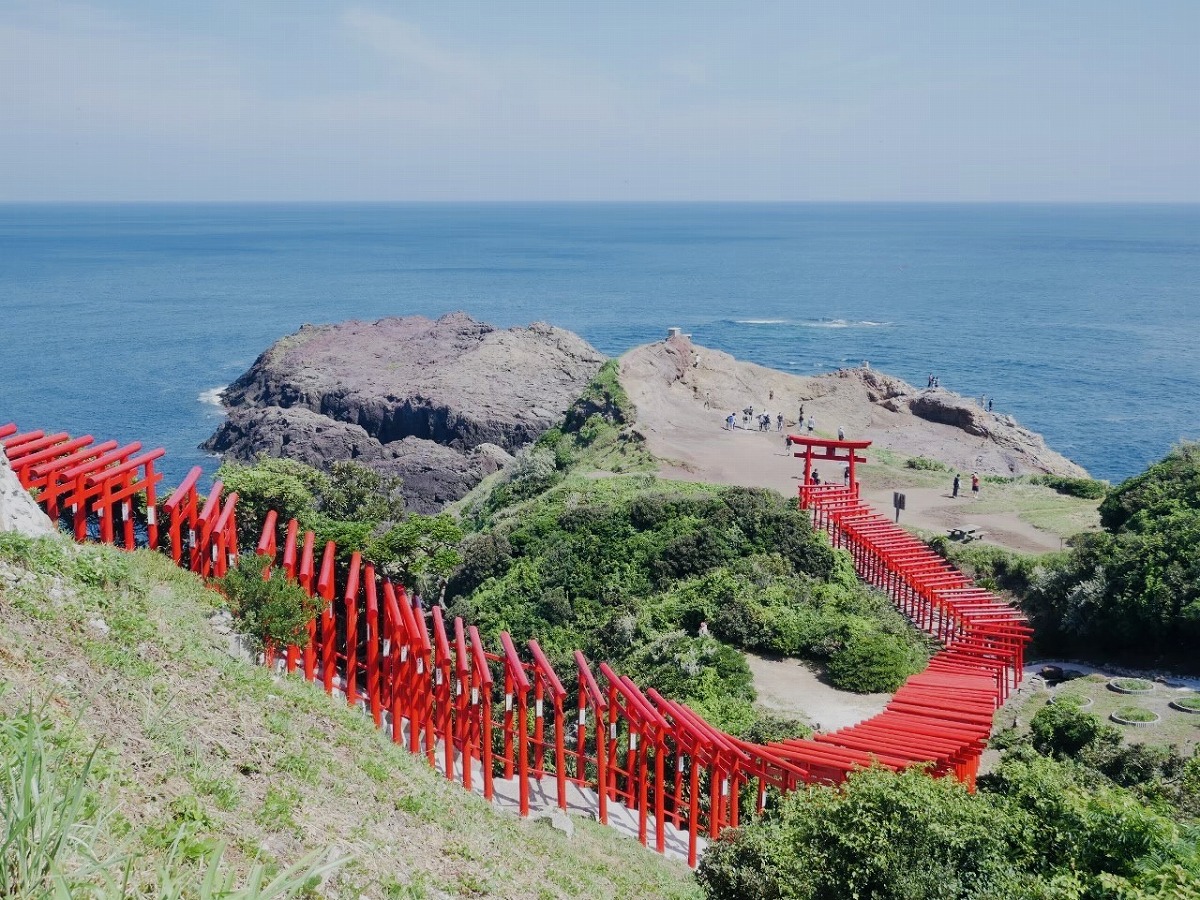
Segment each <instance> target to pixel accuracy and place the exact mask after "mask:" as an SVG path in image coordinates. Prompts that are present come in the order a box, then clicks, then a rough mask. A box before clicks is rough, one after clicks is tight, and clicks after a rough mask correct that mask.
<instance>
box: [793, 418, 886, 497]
mask: <svg viewBox="0 0 1200 900" xmlns="http://www.w3.org/2000/svg"><path fill="white" fill-rule="evenodd" d="M787 440H788V446H790V447H796V446H799V447H802V448H804V449H803V450H796V451H793V453H792V456H795V457H797V458H798V459H803V460H804V482H803V484H802V485H801V487H800V501H801V502H800V505H801V507H802V508H807V506H808V503H807V500H808V494H809V489H810V488H811V487H812V486H813V485H812V473H813V462H815V461H817V460H820V461H822V462H832V463H842V464H843V465H848V466H849V467H850V489H851V491H852V494H853V496H855V497H857V496H858V479H857V478H856V477H855V467H856V465H857V464H858V463H865V462H866V461H867V458H866V457H865V456H859V451H861V450H866V449H867V448H868V447H870V446H871V442H870V441H838V440H832V439H830V438H814V437H807V436H805V435H802V434H789V435H788V436H787Z"/></svg>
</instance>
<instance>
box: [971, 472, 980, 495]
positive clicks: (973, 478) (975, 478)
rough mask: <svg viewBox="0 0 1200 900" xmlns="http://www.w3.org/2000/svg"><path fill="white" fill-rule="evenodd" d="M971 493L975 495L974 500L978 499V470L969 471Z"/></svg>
mask: <svg viewBox="0 0 1200 900" xmlns="http://www.w3.org/2000/svg"><path fill="white" fill-rule="evenodd" d="M971 493H972V494H973V495H974V496H975V499H976V500H978V499H979V473H978V472H972V473H971Z"/></svg>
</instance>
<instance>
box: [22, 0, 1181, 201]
mask: <svg viewBox="0 0 1200 900" xmlns="http://www.w3.org/2000/svg"><path fill="white" fill-rule="evenodd" d="M101 199H148V200H170V199H187V200H593V199H598V200H885V201H886V200H933V201H958V200H970V201H976V200H1032V201H1062V200H1068V201H1076V200H1078V201H1186V202H1198V201H1200V0H1175V2H1173V0H1144V2H1136V0H1124V2H1108V0H1076V2H1054V0H987V2H975V0H948V2H907V0H881V2H866V0H859V2H845V0H828V2H824V3H812V2H804V0H793V2H776V0H757V2H756V0H739V2H734V0H728V2H727V0H686V2H685V0H639V2H634V0H596V2H573V0H478V2H476V0H471V2H467V0H429V2H426V0H412V2H339V0H277V2H268V0H211V2H205V0H193V2H174V0H171V2H166V0H95V2H90V3H89V2H70V3H67V2H59V0H3V2H0V201H3V200H101Z"/></svg>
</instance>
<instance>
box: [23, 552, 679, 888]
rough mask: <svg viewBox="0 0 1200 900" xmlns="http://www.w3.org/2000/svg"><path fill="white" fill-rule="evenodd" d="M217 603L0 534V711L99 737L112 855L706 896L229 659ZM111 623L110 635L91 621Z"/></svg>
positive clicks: (178, 576) (143, 562) (150, 557)
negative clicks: (440, 769) (492, 798)
mask: <svg viewBox="0 0 1200 900" xmlns="http://www.w3.org/2000/svg"><path fill="white" fill-rule="evenodd" d="M218 603H219V598H218V597H217V596H216V595H214V594H212V593H210V592H209V591H207V590H205V589H204V588H203V587H202V586H201V584H200V583H199V582H198V580H196V579H195V578H194V577H192V576H191V575H189V574H187V573H185V572H182V571H180V570H178V569H176V568H175V567H174V566H172V565H171V564H170V562H169V561H168V560H166V559H165V558H163V557H161V556H158V555H156V554H151V553H136V554H131V555H130V554H122V553H120V552H118V551H115V550H109V549H105V548H93V547H88V548H76V547H74V546H73V545H70V544H67V543H63V542H60V541H44V542H28V541H24V540H14V539H12V538H11V537H3V538H0V714H3V715H5V716H9V715H12V714H14V713H16V712H19V711H20V710H22V709H24V708H26V707H27V705H28V704H29V703H30V702H31V701H32V702H33V703H35V704H39V703H41V702H42V701H44V700H45V699H46V698H48V697H49V698H51V700H50V703H49V706H48V708H49V709H50V710H51V711H52V714H53V715H54V716H55V718H56V719H58V720H60V721H62V722H64V723H65V722H68V721H70V720H71V719H73V718H75V717H79V718H80V725H81V728H82V731H83V739H84V743H87V742H90V741H92V740H99V741H101V743H102V745H103V749H102V751H101V755H100V765H99V770H98V771H99V776H98V780H97V785H96V788H97V792H98V798H99V800H100V802H101V805H110V804H111V805H115V806H116V808H117V812H116V817H115V820H114V821H113V823H112V827H111V828H110V829H109V836H108V842H109V843H111V844H113V845H119V846H120V847H121V848H122V849H125V850H132V851H134V852H137V853H139V854H146V855H145V857H144V859H143V861H142V863H140V864H139V865H140V866H141V867H142V868H144V869H146V870H152V869H153V868H154V865H155V863H156V861H157V860H158V859H161V857H162V855H163V854H164V853H165V852H166V848H167V847H168V846H169V844H170V842H171V839H172V838H173V837H174V836H175V834H176V833H177V831H178V829H180V828H181V827H182V828H184V829H185V831H186V833H187V834H188V835H189V838H188V840H189V842H196V844H197V846H198V845H199V844H200V843H202V842H204V841H205V840H210V839H217V838H219V839H222V840H224V841H226V842H227V843H228V844H229V852H228V854H227V858H228V859H229V861H230V862H231V863H232V864H233V865H234V866H236V867H238V868H239V869H242V870H245V869H246V868H247V867H248V866H249V865H250V864H251V861H252V860H254V859H260V860H266V861H268V862H269V863H270V864H271V865H286V864H291V863H293V862H294V861H296V860H297V859H298V858H299V857H301V856H302V855H304V854H305V853H306V852H308V851H311V850H320V851H322V852H326V850H328V852H330V853H332V854H333V855H335V856H349V857H350V861H349V862H348V863H347V864H346V865H345V866H344V867H343V868H342V869H341V870H340V871H339V872H338V874H337V875H335V876H334V877H333V878H332V879H331V880H330V881H329V882H328V883H327V884H326V885H325V886H324V887H323V889H322V890H321V893H322V894H329V895H331V896H340V897H355V898H357V897H359V896H360V895H365V896H369V897H425V896H443V895H444V894H449V895H452V896H498V897H575V896H595V897H617V896H622V897H693V896H698V891H697V889H696V888H695V886H694V884H693V883H692V881H691V878H690V875H689V874H688V872H687V871H686V870H685V869H684V868H682V867H680V866H678V865H676V864H672V863H668V862H667V861H665V860H663V859H661V858H659V857H657V856H656V855H654V854H653V853H651V852H648V851H646V850H644V849H642V848H641V847H639V846H638V845H637V844H635V843H633V842H632V841H629V840H628V839H626V838H621V837H618V836H617V835H616V834H615V833H613V832H611V831H610V830H609V829H607V828H603V827H601V826H599V825H596V824H593V823H590V822H583V821H579V820H576V830H575V835H574V838H573V839H570V840H568V839H567V838H565V837H564V836H563V835H561V834H559V833H558V832H556V831H553V830H551V829H550V828H548V827H547V826H545V825H541V824H533V823H528V822H522V821H520V820H518V819H517V818H515V817H513V816H509V815H501V814H497V813H495V812H494V811H493V810H492V809H491V808H490V806H489V805H488V804H487V803H485V802H484V801H483V800H482V799H480V798H477V797H475V796H474V795H471V794H468V793H467V792H465V791H463V790H462V789H461V788H459V787H456V786H455V785H453V784H450V783H448V782H446V781H445V780H444V779H442V778H441V777H440V776H438V775H437V774H435V773H434V772H433V771H432V770H430V769H429V768H428V767H427V766H426V765H425V763H424V762H423V761H422V760H420V759H417V758H414V757H412V756H410V755H409V754H408V753H407V752H405V751H403V750H400V749H397V748H395V747H393V746H392V745H391V744H389V743H388V742H386V741H385V740H384V738H383V736H382V735H381V734H380V733H379V732H377V731H376V730H375V728H374V727H373V725H372V723H371V722H370V719H369V718H367V717H364V716H363V715H361V714H360V713H357V712H354V711H351V710H349V709H347V708H346V706H345V705H344V704H343V703H340V702H337V701H334V700H330V699H328V698H326V697H325V695H324V694H322V693H321V692H320V691H319V690H317V689H316V688H314V687H312V686H309V685H307V684H304V683H303V682H302V681H300V680H297V679H291V678H285V679H279V678H275V677H273V676H272V675H271V674H270V673H269V672H268V671H266V670H265V669H262V668H257V667H252V666H249V665H247V664H244V663H242V662H239V661H237V660H234V659H233V658H231V657H229V656H228V655H226V653H224V652H223V651H222V649H221V646H222V641H223V639H222V638H220V637H219V636H217V635H215V634H214V632H213V631H212V629H211V626H210V625H209V623H208V621H207V616H208V615H209V614H210V613H211V612H212V610H213V609H214V608H215V607H216V606H217V605H218ZM97 618H102V619H103V620H104V622H105V624H106V625H107V626H108V628H109V631H108V633H107V634H102V633H100V631H99V630H97V629H96V628H95V627H93V626H91V625H89V624H88V623H89V622H94V621H95V620H96V619H97Z"/></svg>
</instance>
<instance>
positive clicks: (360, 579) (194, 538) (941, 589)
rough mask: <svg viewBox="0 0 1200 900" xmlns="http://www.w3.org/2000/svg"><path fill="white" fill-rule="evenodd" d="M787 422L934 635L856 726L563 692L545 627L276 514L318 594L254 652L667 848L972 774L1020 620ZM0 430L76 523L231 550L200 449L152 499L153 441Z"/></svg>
mask: <svg viewBox="0 0 1200 900" xmlns="http://www.w3.org/2000/svg"><path fill="white" fill-rule="evenodd" d="M790 440H791V443H792V444H793V445H795V446H797V447H800V448H802V450H800V451H797V452H796V453H795V455H796V456H797V457H802V458H803V459H804V482H803V483H802V484H801V486H800V489H799V504H800V507H801V508H802V509H805V510H808V511H809V512H810V513H811V514H812V517H813V523H814V525H815V526H817V527H819V528H822V529H824V530H825V531H826V532H828V534H829V535H830V538H831V540H832V542H833V545H834V546H835V547H839V548H842V549H845V550H846V551H848V552H849V553H850V554H851V555H852V557H853V559H854V565H855V568H856V570H857V572H858V574H859V577H860V578H861V579H862V580H863V581H865V582H866V583H868V584H870V585H873V586H875V587H876V588H878V589H880V590H882V591H884V592H885V593H886V594H887V595H888V596H889V597H890V598H891V600H892V602H894V603H895V604H896V606H897V607H898V608H899V609H900V610H901V611H902V612H903V613H904V614H905V615H906V616H907V617H908V618H909V620H910V621H911V622H912V623H913V624H914V625H915V626H916V627H918V628H920V629H922V630H923V631H925V632H926V633H928V634H930V635H932V636H934V637H936V638H937V639H938V640H939V641H940V642H941V643H942V646H943V649H942V650H940V651H939V652H938V653H936V654H934V656H933V657H932V658H931V659H930V661H929V665H928V667H927V668H926V669H925V670H924V671H923V672H920V673H918V674H916V675H913V676H912V677H911V678H909V679H908V681H907V682H905V684H904V685H903V686H902V687H901V688H900V689H899V690H898V691H896V693H895V695H894V696H893V697H892V699H891V700H890V701H889V702H888V704H887V706H886V708H885V709H884V710H883V712H881V713H880V714H879V715H876V716H874V717H872V718H870V719H867V720H865V721H863V722H860V723H858V724H857V725H853V726H850V727H848V728H841V729H838V730H837V731H832V732H828V733H818V734H815V735H813V736H812V737H811V738H797V739H790V740H784V741H775V742H771V743H767V744H755V743H751V742H749V741H745V740H742V739H741V738H738V737H737V736H735V735H731V734H727V733H725V732H723V731H721V730H719V729H717V728H714V727H713V726H712V725H710V724H709V723H707V722H706V721H704V719H702V718H701V717H700V716H699V715H697V714H696V713H695V712H693V711H692V710H691V709H689V708H688V707H687V706H686V705H685V704H683V703H679V702H677V701H674V700H671V699H670V698H667V697H664V696H662V695H661V694H659V693H658V692H657V691H656V690H654V688H652V687H647V688H644V689H643V688H642V687H639V686H638V685H636V684H635V683H634V682H633V681H631V680H630V679H629V678H628V677H626V676H623V675H620V674H618V673H617V672H615V671H613V669H612V668H611V667H610V666H609V665H607V664H605V663H601V664H600V665H599V666H597V667H595V669H593V667H592V665H591V663H590V662H589V661H588V660H587V659H586V658H585V657H584V655H583V653H581V652H579V651H575V652H574V654H573V655H572V657H570V658H569V659H567V660H566V664H565V665H564V664H563V661H562V660H559V661H558V667H559V669H560V670H561V669H564V668H572V669H574V675H575V676H576V677H575V679H574V683H573V684H572V687H571V690H570V691H568V688H567V686H566V684H564V682H563V680H562V679H561V678H560V676H559V673H558V671H556V668H555V665H554V664H552V663H551V661H550V660H549V659H548V658H547V656H546V654H545V653H544V652H543V651H542V649H541V647H540V646H539V645H538V642H537V640H536V639H534V640H529V641H528V642H527V643H526V645H525V647H524V648H519V647H518V646H517V644H516V642H515V641H514V640H513V639H512V638H511V637H510V636H509V635H508V634H507V633H506V632H502V633H500V634H499V635H498V638H497V640H496V643H498V645H499V646H498V648H495V647H494V648H489V647H488V646H487V645H486V644H485V642H484V640H483V636H481V635H480V633H479V631H478V630H477V629H476V628H475V627H474V626H472V625H470V624H469V623H465V622H464V621H463V620H462V619H461V618H458V617H455V618H454V619H453V620H449V619H448V617H447V616H445V615H444V614H443V610H442V609H441V608H440V607H439V606H438V605H436V604H432V605H430V606H429V607H427V606H426V605H424V604H422V603H420V602H419V600H418V599H417V598H414V597H410V596H409V595H408V593H407V592H406V591H405V588H404V586H403V585H402V584H398V583H393V582H392V581H390V580H389V579H388V578H386V577H383V576H382V575H381V573H379V572H378V571H377V570H376V569H375V567H374V566H373V565H372V564H371V562H370V561H369V560H364V559H363V558H362V557H361V555H360V554H359V553H351V554H349V555H348V558H346V554H339V553H338V548H337V546H336V544H334V543H333V542H328V543H326V544H324V546H323V547H318V546H317V544H316V536H315V534H314V533H313V532H312V531H304V532H301V529H300V526H299V524H298V523H297V521H296V520H295V519H292V520H290V521H288V522H282V521H280V520H279V517H278V516H277V515H276V513H275V512H273V511H272V512H269V513H268V514H267V515H266V517H265V519H264V521H263V522H261V523H256V524H257V528H256V530H257V532H258V533H259V535H260V537H259V540H258V543H257V545H256V548H255V549H256V552H257V554H258V555H259V556H260V557H262V559H263V578H266V579H269V578H274V577H282V578H287V579H289V580H292V581H295V582H297V583H299V584H300V585H301V586H302V587H303V588H304V589H305V590H306V591H307V592H308V593H309V594H310V595H311V596H317V597H320V598H321V600H322V601H323V609H322V611H321V613H320V614H319V615H318V616H317V617H316V618H315V619H314V620H313V621H312V622H310V623H308V626H307V629H306V631H307V633H306V635H305V638H306V639H305V640H303V641H300V642H298V643H297V644H295V645H291V646H288V647H270V646H268V647H267V648H266V649H265V652H264V653H263V655H262V661H263V662H264V663H265V664H266V665H269V666H272V667H274V668H275V669H276V670H277V671H280V672H286V673H296V674H298V675H300V676H302V677H303V678H305V679H307V680H308V681H310V682H313V683H315V684H317V685H319V686H320V687H321V688H323V689H324V690H325V692H326V693H328V694H330V695H331V696H339V697H342V698H344V699H345V701H346V702H347V703H349V704H350V705H351V706H355V707H359V708H362V709H363V710H364V711H365V713H367V714H369V715H371V716H372V717H373V718H374V720H375V723H376V725H377V726H378V727H379V728H381V729H385V730H386V732H387V733H388V734H389V735H390V737H391V739H392V740H393V741H395V742H396V743H400V744H403V745H405V746H407V747H408V749H409V750H410V751H411V752H413V753H416V754H421V755H424V756H426V758H427V759H428V760H429V762H430V764H431V765H434V766H435V767H436V768H438V770H440V771H441V772H442V773H443V774H444V775H445V776H446V777H447V778H449V779H451V780H459V779H461V781H462V783H463V786H464V787H466V788H467V789H476V790H481V792H482V793H483V795H484V796H485V797H487V798H488V799H493V798H495V799H498V800H503V799H505V798H511V800H512V801H513V805H514V806H515V807H516V808H517V809H518V810H519V812H520V814H521V815H528V813H529V811H530V807H531V798H534V799H536V798H540V799H541V800H542V801H543V802H545V803H546V804H547V805H550V806H557V807H559V808H560V809H563V810H566V809H568V808H572V809H575V810H576V811H580V812H585V813H589V814H594V815H595V816H596V817H597V818H598V819H599V820H600V821H601V822H605V823H610V824H614V825H617V826H618V827H626V828H628V830H629V831H630V832H631V833H632V832H633V831H634V830H635V829H636V833H637V835H638V838H639V840H641V842H642V843H643V844H649V842H650V834H651V833H653V846H654V847H655V849H656V850H658V852H660V853H662V852H669V853H671V854H672V855H677V856H680V857H682V858H686V859H687V861H688V863H689V864H690V865H693V866H694V865H695V864H696V861H697V855H698V852H699V849H700V848H701V844H702V842H703V841H704V840H706V839H711V838H715V837H717V836H718V835H719V833H720V831H721V829H722V828H725V827H729V826H737V824H738V822H739V814H740V811H741V809H742V808H743V807H746V806H747V805H748V806H750V807H751V808H753V809H756V810H761V809H762V808H763V807H764V806H765V805H766V804H767V803H768V802H769V801H770V798H771V797H772V796H774V794H775V793H777V792H786V791H791V790H795V789H797V788H799V787H801V786H803V785H805V784H810V783H833V784H837V783H840V782H842V781H843V780H845V778H846V776H847V775H848V774H849V773H850V772H852V771H853V770H855V769H857V768H861V767H864V766H871V765H879V766H883V767H885V768H889V769H892V770H899V769H902V768H905V767H908V766H912V765H924V766H928V767H929V770H930V771H931V773H932V774H934V775H947V774H952V775H954V776H955V777H957V778H959V779H961V780H962V781H963V782H964V783H965V784H966V785H967V786H968V787H969V788H972V789H973V787H974V781H975V775H976V772H977V770H978V765H979V758H980V755H981V753H982V752H983V748H984V746H985V743H986V741H987V738H988V735H989V734H990V731H991V726H992V718H993V715H994V713H995V711H996V709H997V708H998V707H999V705H1000V704H1001V703H1003V701H1004V699H1005V698H1006V697H1007V696H1008V693H1009V691H1010V690H1011V689H1012V688H1013V687H1015V686H1016V685H1017V684H1018V683H1019V681H1020V676H1021V668H1022V665H1023V662H1024V659H1023V655H1024V648H1025V645H1026V643H1027V642H1028V640H1029V637H1030V635H1031V630H1030V628H1029V625H1028V623H1027V622H1026V621H1025V619H1024V618H1023V617H1022V616H1021V614H1020V613H1018V612H1017V611H1016V610H1014V609H1013V608H1012V607H1010V606H1008V605H1007V604H1005V603H1003V602H1002V601H1001V600H1000V599H999V598H997V597H996V596H995V595H993V594H992V593H990V592H989V591H987V590H985V589H983V588H981V587H979V586H977V585H975V584H973V583H972V582H971V580H970V579H969V578H967V577H966V576H965V575H963V574H962V573H961V572H959V571H958V570H956V569H955V568H954V567H953V566H951V565H950V564H949V563H947V562H946V561H945V560H944V559H942V558H941V557H940V556H938V555H937V554H935V553H934V552H933V551H932V550H930V549H929V548H928V547H927V546H926V545H925V544H924V543H922V542H921V541H920V540H918V539H917V538H915V537H913V536H912V535H910V534H909V533H908V532H906V531H904V530H903V529H901V528H899V527H898V526H896V525H894V524H893V523H892V522H891V520H890V519H888V518H887V517H885V516H883V515H881V514H879V513H878V512H877V511H875V510H874V509H872V508H871V507H869V506H867V505H866V504H864V503H863V502H862V501H861V500H860V498H859V496H858V494H859V491H858V482H857V479H856V478H855V477H854V476H855V473H856V466H857V464H859V463H862V462H865V458H864V457H863V456H861V455H860V453H861V452H862V451H864V450H865V449H866V448H867V447H868V446H869V442H867V441H833V440H825V439H818V438H812V437H806V436H803V435H795V436H790ZM0 444H2V445H3V447H4V450H5V454H6V455H7V457H8V459H9V461H10V463H11V465H12V469H13V471H14V473H15V474H16V476H17V478H18V479H19V480H20V482H21V484H22V485H23V486H24V487H25V488H26V489H29V490H32V491H34V492H35V496H36V499H37V502H38V503H39V504H40V505H41V507H42V508H43V509H44V510H45V511H46V513H47V514H48V515H49V516H50V518H51V519H52V520H54V521H56V522H58V523H59V524H60V526H62V527H66V528H67V529H69V530H70V532H71V534H72V535H73V537H74V538H75V539H76V540H78V541H96V542H102V543H106V544H115V545H119V546H121V547H123V548H124V549H127V550H133V549H135V548H139V547H141V548H150V549H154V550H159V551H161V552H164V553H167V554H169V555H170V556H171V558H172V559H173V560H174V561H175V562H176V563H177V564H178V565H180V566H182V567H183V568H186V569H189V570H190V571H193V572H196V573H198V574H199V575H200V576H201V577H203V578H205V579H217V578H220V577H221V576H223V575H224V574H225V573H226V571H227V570H228V568H229V567H230V566H232V565H234V564H236V562H237V559H238V553H239V550H238V542H237V533H238V528H237V501H238V496H237V493H236V492H226V491H225V489H224V486H223V485H222V484H221V482H220V481H215V482H214V483H213V484H212V486H211V488H210V490H209V492H208V494H207V496H202V495H201V493H200V491H199V489H198V485H199V480H200V477H201V474H202V473H201V470H200V468H199V467H196V468H193V469H192V470H191V471H190V472H189V473H188V476H187V477H186V478H185V479H184V481H183V482H182V483H181V484H180V485H179V486H178V487H177V488H176V489H175V490H174V491H173V492H172V493H171V495H170V497H169V499H167V500H166V501H165V502H160V501H159V500H158V499H157V496H156V490H157V488H158V485H159V484H160V483H161V481H162V474H161V473H159V472H157V471H155V463H156V462H157V461H158V460H159V459H161V458H162V456H163V450H162V449H156V450H150V451H143V450H142V446H141V444H139V443H136V442H135V443H130V444H126V445H123V446H118V444H117V442H116V441H104V442H100V443H97V442H96V441H95V439H94V438H93V437H92V436H91V435H84V436H83V437H79V438H72V437H71V436H70V435H68V434H67V433H66V432H53V433H49V434H47V433H46V432H43V431H29V432H21V431H19V430H18V428H17V427H16V425H13V424H9V425H0ZM817 462H830V463H835V464H841V465H843V466H849V467H850V478H849V479H848V481H849V483H848V484H837V483H833V484H811V483H810V479H811V474H812V468H813V465H814V464H815V463H817ZM214 586H216V587H218V589H219V585H214ZM300 644H302V645H303V646H300ZM572 703H574V704H575V706H576V709H575V711H574V714H572V715H568V714H567V711H566V710H567V707H568V706H569V705H570V704H572ZM551 784H552V788H551V787H549V786H548V785H551ZM612 816H616V817H617V819H615V820H614V819H611V817H612ZM622 822H624V825H622V824H621V823H622Z"/></svg>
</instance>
